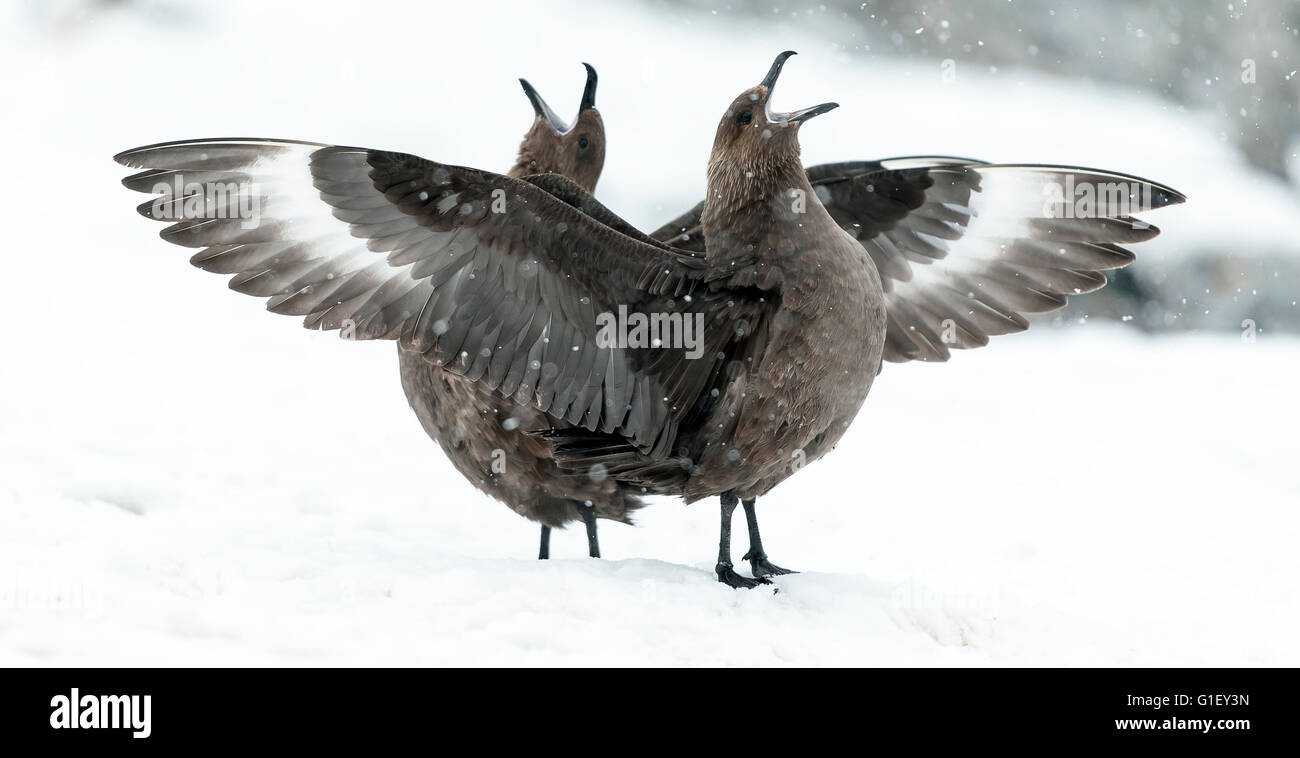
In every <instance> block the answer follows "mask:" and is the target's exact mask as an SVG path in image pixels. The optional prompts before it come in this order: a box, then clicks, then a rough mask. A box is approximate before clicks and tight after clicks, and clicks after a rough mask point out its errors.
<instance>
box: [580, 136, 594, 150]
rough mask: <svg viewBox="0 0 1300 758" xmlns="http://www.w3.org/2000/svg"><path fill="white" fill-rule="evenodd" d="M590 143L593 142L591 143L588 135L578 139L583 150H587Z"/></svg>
mask: <svg viewBox="0 0 1300 758" xmlns="http://www.w3.org/2000/svg"><path fill="white" fill-rule="evenodd" d="M589 144H591V143H590V142H588V141H587V138H586V137H581V138H579V139H578V147H580V148H582V149H583V150H586V149H587V145H589Z"/></svg>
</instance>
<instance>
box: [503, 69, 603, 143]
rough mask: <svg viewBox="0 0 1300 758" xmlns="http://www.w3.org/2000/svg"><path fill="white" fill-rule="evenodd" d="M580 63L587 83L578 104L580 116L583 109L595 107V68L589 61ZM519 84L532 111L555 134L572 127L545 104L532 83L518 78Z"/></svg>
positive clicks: (565, 131)
mask: <svg viewBox="0 0 1300 758" xmlns="http://www.w3.org/2000/svg"><path fill="white" fill-rule="evenodd" d="M582 65H583V66H586V67H587V85H586V86H585V87H583V88H582V102H581V103H580V104H579V105H578V116H579V117H581V116H582V112H583V111H585V110H588V109H590V108H595V107H596V69H595V67H594V66H592V65H591V64H590V63H584V64H582ZM519 85H520V86H522V87H523V88H524V94H525V95H527V96H528V102H530V103H532V104H533V113H535V114H537V115H538V116H540V117H542V118H544V119H546V123H548V124H550V125H551V128H552V129H554V130H555V131H556V133H557V134H565V133H567V132H568V131H569V130H570V129H572V128H573V127H571V126H569V124H567V123H566V122H565V121H564V119H562V118H560V117H559V116H557V115H556V114H555V111H553V110H551V106H549V105H547V104H546V101H545V100H543V99H542V96H541V94H539V93H538V92H537V89H536V88H535V87H533V85H531V84H529V83H528V80H527V79H520V80H519Z"/></svg>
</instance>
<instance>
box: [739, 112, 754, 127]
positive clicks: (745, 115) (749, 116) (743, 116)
mask: <svg viewBox="0 0 1300 758" xmlns="http://www.w3.org/2000/svg"><path fill="white" fill-rule="evenodd" d="M736 120H737V121H739V122H740V123H742V124H748V123H749V122H750V121H753V120H754V113H753V111H741V112H740V115H739V116H736Z"/></svg>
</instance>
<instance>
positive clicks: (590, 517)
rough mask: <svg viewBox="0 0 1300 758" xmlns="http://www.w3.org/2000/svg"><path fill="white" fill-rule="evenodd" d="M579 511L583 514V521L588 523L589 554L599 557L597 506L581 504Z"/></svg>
mask: <svg viewBox="0 0 1300 758" xmlns="http://www.w3.org/2000/svg"><path fill="white" fill-rule="evenodd" d="M578 512H579V513H581V514H582V523H584V524H586V525H587V555H588V556H590V557H592V558H599V557H600V540H598V539H596V506H594V505H580V506H578Z"/></svg>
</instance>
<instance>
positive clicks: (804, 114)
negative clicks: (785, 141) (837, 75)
mask: <svg viewBox="0 0 1300 758" xmlns="http://www.w3.org/2000/svg"><path fill="white" fill-rule="evenodd" d="M794 54H795V52H794V51H793V50H786V51H785V52H784V53H781V54H780V55H778V56H776V60H774V61H772V67H771V68H769V69H768V70H767V76H765V77H763V81H761V82H759V84H761V85H762V86H764V87H766V88H767V101H766V103H765V105H766V110H767V120H768V121H770V122H771V123H774V124H801V123H803V122H804V121H807V120H808V119H810V118H812V117H813V116H820V115H822V114H823V113H829V112H830V111H833V110H835V109H836V108H838V107H840V104H839V103H822V104H821V105H814V106H813V107H811V108H804V109H802V110H797V111H793V112H791V113H778V112H775V111H773V110H772V107H771V104H772V90H773V89H775V88H776V80H777V77H779V76H781V69H782V68H784V67H785V62H786V61H787V60H789V59H790V56H792V55H794Z"/></svg>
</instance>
